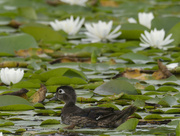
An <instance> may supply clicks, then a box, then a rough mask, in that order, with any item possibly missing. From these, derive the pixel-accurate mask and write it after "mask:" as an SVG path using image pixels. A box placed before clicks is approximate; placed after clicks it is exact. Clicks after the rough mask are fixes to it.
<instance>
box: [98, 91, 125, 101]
mask: <svg viewBox="0 0 180 136" xmlns="http://www.w3.org/2000/svg"><path fill="white" fill-rule="evenodd" d="M123 95H124V93H120V94H117V95H112V96H108V97H104V98H102V99H101V100H100V101H114V100H117V99H120V98H121V96H123Z"/></svg>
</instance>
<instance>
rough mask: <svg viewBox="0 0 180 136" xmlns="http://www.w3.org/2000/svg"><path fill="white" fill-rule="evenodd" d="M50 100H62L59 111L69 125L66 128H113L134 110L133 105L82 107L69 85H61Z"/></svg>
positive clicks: (64, 121)
mask: <svg viewBox="0 0 180 136" xmlns="http://www.w3.org/2000/svg"><path fill="white" fill-rule="evenodd" d="M51 100H62V101H64V102H65V106H64V107H63V109H62V111H61V119H62V122H63V123H64V124H67V125H70V126H68V127H66V128H67V129H73V128H74V127H75V126H78V127H89V128H115V127H118V126H119V125H120V124H122V123H124V122H125V121H126V120H127V118H128V117H129V116H130V115H132V114H133V113H134V112H135V111H136V107H135V106H132V105H131V106H129V107H127V108H126V109H125V110H122V111H115V110H114V108H105V107H93V108H85V109H82V108H80V107H78V106H76V93H75V90H74V89H73V88H72V87H71V86H61V87H58V88H57V90H56V95H55V96H54V97H53V98H51Z"/></svg>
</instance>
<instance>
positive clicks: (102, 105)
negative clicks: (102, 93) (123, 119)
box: [98, 103, 119, 110]
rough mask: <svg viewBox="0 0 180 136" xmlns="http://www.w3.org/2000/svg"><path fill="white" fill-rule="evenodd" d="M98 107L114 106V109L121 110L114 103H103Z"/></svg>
mask: <svg viewBox="0 0 180 136" xmlns="http://www.w3.org/2000/svg"><path fill="white" fill-rule="evenodd" d="M98 107H106V108H114V110H119V108H118V107H117V106H115V105H114V104H112V103H103V104H100V105H98Z"/></svg>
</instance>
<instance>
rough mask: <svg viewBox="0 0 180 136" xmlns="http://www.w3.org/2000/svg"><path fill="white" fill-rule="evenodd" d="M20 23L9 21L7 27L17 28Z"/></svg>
mask: <svg viewBox="0 0 180 136" xmlns="http://www.w3.org/2000/svg"><path fill="white" fill-rule="evenodd" d="M21 25H22V23H20V22H17V21H16V20H11V21H10V23H9V26H11V27H14V28H19V26H21Z"/></svg>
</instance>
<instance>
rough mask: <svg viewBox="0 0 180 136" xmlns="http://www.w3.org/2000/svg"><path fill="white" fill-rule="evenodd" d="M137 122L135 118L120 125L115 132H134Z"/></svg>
mask: <svg viewBox="0 0 180 136" xmlns="http://www.w3.org/2000/svg"><path fill="white" fill-rule="evenodd" d="M138 122H139V120H138V119H136V118H132V119H129V120H127V121H126V122H124V123H123V124H121V125H120V126H119V127H117V128H116V130H117V131H124V130H135V129H136V126H137V124H138Z"/></svg>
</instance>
